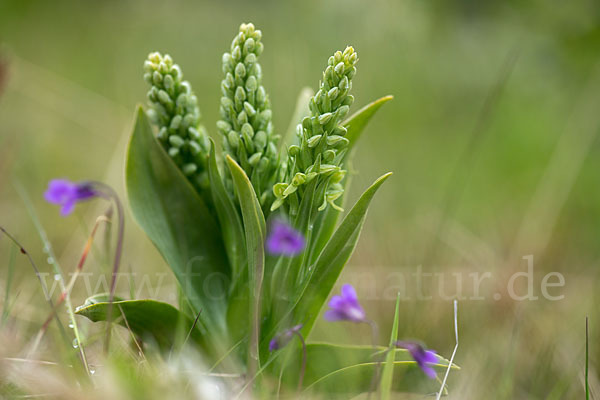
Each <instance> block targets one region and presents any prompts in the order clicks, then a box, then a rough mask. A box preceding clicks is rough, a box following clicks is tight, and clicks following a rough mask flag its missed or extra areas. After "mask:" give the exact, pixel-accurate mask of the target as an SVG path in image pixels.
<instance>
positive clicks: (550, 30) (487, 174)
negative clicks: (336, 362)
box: [0, 0, 600, 399]
mask: <svg viewBox="0 0 600 400" xmlns="http://www.w3.org/2000/svg"><path fill="white" fill-rule="evenodd" d="M244 21H252V22H254V23H255V24H256V25H257V27H259V28H260V29H261V30H262V31H263V34H264V43H265V53H264V55H263V56H262V58H261V63H262V66H263V71H264V85H265V87H266V89H267V90H268V92H269V93H270V96H271V100H272V103H273V111H274V123H275V126H276V128H277V129H280V130H282V131H283V130H284V129H286V127H287V126H288V119H289V118H290V117H291V115H292V112H293V107H294V101H295V99H296V96H297V93H298V92H299V90H300V89H301V88H302V87H303V86H305V85H309V86H312V87H315V86H316V85H317V83H318V79H319V78H320V71H321V70H322V68H323V66H324V65H325V62H326V59H327V57H328V55H329V54H330V53H332V52H333V51H334V50H336V49H338V48H343V46H345V45H346V44H352V45H353V46H354V47H355V48H356V49H357V51H358V53H359V56H360V62H359V72H358V74H357V77H356V79H355V86H354V95H355V97H356V99H357V101H356V106H360V105H362V104H365V103H367V102H368V101H371V100H373V99H374V98H377V97H379V96H382V95H386V94H392V95H394V97H395V99H394V101H393V102H391V103H390V104H389V105H386V106H385V107H384V108H383V109H382V111H381V112H380V113H379V115H378V116H377V118H375V120H374V122H372V124H371V125H370V126H369V128H368V131H367V132H366V134H365V138H364V139H363V140H362V142H361V144H360V149H359V151H358V152H357V157H356V159H355V163H354V168H355V169H356V170H357V171H359V174H358V175H357V176H356V177H355V178H354V181H353V187H352V193H353V195H354V198H356V195H357V193H358V191H359V190H362V189H364V188H365V187H366V186H367V185H368V184H369V183H370V182H371V181H372V180H373V179H374V178H375V177H377V176H379V175H380V174H381V173H383V172H386V171H393V172H394V176H393V178H392V179H391V180H390V182H389V183H388V184H387V185H388V187H386V188H385V189H384V190H382V191H381V194H380V196H379V198H378V199H376V200H375V203H374V207H373V208H372V210H371V212H370V215H369V218H368V220H367V224H366V227H365V231H364V233H363V236H362V238H361V242H360V244H359V249H358V251H357V253H356V254H355V256H354V257H353V259H352V261H351V265H349V267H348V268H347V271H346V273H345V275H344V277H343V279H346V280H356V281H360V277H361V276H365V275H364V274H367V275H368V276H369V277H370V278H369V279H372V280H373V281H374V282H377V283H376V286H375V287H374V288H373V289H371V288H370V287H368V286H365V285H362V287H361V285H359V292H362V294H363V295H367V294H370V293H371V292H374V293H375V294H381V293H382V291H383V290H384V289H386V288H388V286H386V285H387V284H388V279H387V277H388V274H389V272H390V271H393V272H400V273H405V274H410V273H412V272H413V271H414V269H415V266H417V265H423V270H424V271H427V272H433V273H436V272H438V273H439V272H447V273H449V272H464V273H465V274H466V273H469V272H474V271H482V272H483V271H491V272H493V273H494V276H498V277H500V278H498V279H497V281H498V282H501V283H502V282H506V280H507V279H508V276H510V274H512V273H513V272H515V271H522V270H525V262H524V261H523V260H521V257H522V256H524V255H527V254H534V256H535V267H536V284H537V285H539V282H540V280H541V277H542V276H543V274H545V273H546V272H549V271H559V272H561V273H563V274H564V275H565V277H566V286H565V288H564V291H563V292H562V293H563V294H565V299H564V300H561V301H557V302H549V301H544V300H540V301H536V302H520V303H517V302H512V301H509V300H501V301H494V300H492V299H491V298H488V299H487V300H485V301H465V302H463V303H461V305H460V308H461V316H460V332H461V338H460V339H461V347H460V348H459V351H458V354H457V358H456V361H457V363H459V364H460V365H461V366H462V367H463V370H462V371H461V372H460V373H459V374H451V375H450V393H451V398H506V399H514V398H528V399H536V398H581V396H582V394H583V393H584V391H583V389H584V388H583V382H582V376H583V375H582V374H583V371H584V370H583V366H584V364H583V356H584V339H585V337H584V336H583V332H584V321H585V316H586V315H589V316H590V328H591V329H590V344H591V348H590V382H591V386H592V394H593V393H594V390H593V388H594V387H597V386H598V383H597V382H598V378H597V376H598V375H597V368H598V360H599V359H600V350H599V349H598V348H596V347H595V346H594V343H598V342H599V340H598V339H600V334H599V333H598V331H597V330H596V329H594V327H595V326H597V321H598V320H599V319H600V313H598V311H597V307H596V306H595V305H597V304H598V301H599V300H600V297H599V295H598V294H597V285H598V283H599V282H600V281H599V278H600V276H599V274H600V272H599V269H598V261H599V260H600V243H599V241H600V185H598V178H599V177H600V172H599V171H600V157H598V155H599V154H600V144H599V142H598V139H597V134H598V131H599V124H598V122H599V120H598V118H599V115H598V111H597V108H598V107H597V106H598V104H600V90H597V88H598V84H597V80H598V74H599V73H598V66H599V63H600V51H599V50H600V6H599V5H598V3H597V2H595V1H593V0H578V1H574V2H566V3H565V2H560V3H559V2H556V1H551V2H548V1H542V0H536V1H528V2H525V1H518V0H511V1H507V2H500V1H495V2H494V1H492V2H476V1H468V0H454V1H441V0H438V1H432V2H421V1H416V0H409V1H403V2H398V1H392V0H373V1H371V2H364V1H358V0H346V1H341V0H336V1H326V2H320V1H316V0H308V1H302V2H282V1H267V0H262V1H256V2H242V1H231V2H213V3H208V2H185V1H170V2H158V1H153V2H142V1H120V2H117V1H105V2H84V1H75V0H73V1H53V2H44V1H17V0H3V1H2V2H0V43H1V44H2V45H3V48H2V53H3V58H4V59H6V60H7V61H8V62H9V64H8V74H7V81H6V84H5V85H4V93H3V94H2V96H1V97H0V223H1V224H2V225H3V226H5V227H6V228H7V229H9V230H10V231H11V232H12V233H14V234H15V235H17V236H18V237H19V238H20V240H21V241H22V242H23V243H24V245H25V246H27V247H28V250H29V251H30V252H31V253H32V254H35V256H36V259H37V260H38V262H39V263H40V264H42V263H43V262H44V254H43V252H42V251H41V250H42V248H41V244H40V243H39V241H38V240H37V239H36V234H35V231H34V229H33V226H32V224H31V223H30V221H29V219H28V217H27V214H26V211H25V208H24V207H23V204H22V201H21V200H20V199H19V197H18V195H17V194H16V192H15V190H14V188H13V186H12V184H11V180H12V179H17V180H18V181H19V182H21V183H22V184H23V185H24V186H25V188H26V190H27V191H28V192H29V194H30V196H31V197H32V198H34V199H37V200H35V206H36V208H37V209H38V211H39V213H40V216H41V219H42V221H43V223H44V225H45V226H46V229H47V230H48V231H49V233H50V234H51V236H52V237H51V239H52V241H53V243H54V245H55V249H56V251H57V253H58V254H61V256H60V259H61V262H62V264H63V265H64V266H65V269H69V267H73V266H74V263H75V261H74V260H76V259H77V256H78V254H79V251H80V250H81V245H82V243H83V241H84V240H85V237H86V235H87V232H86V228H85V223H84V224H80V223H79V222H78V220H77V218H68V219H62V218H61V217H59V216H58V213H57V212H56V209H54V208H53V207H51V206H48V205H46V204H44V202H43V200H42V192H43V190H44V188H45V185H46V182H47V181H48V180H49V179H51V178H53V177H57V176H65V177H69V178H72V179H85V178H92V179H100V180H105V181H107V183H109V184H111V185H113V186H114V187H116V188H117V189H119V190H120V193H122V194H123V178H122V171H123V161H124V159H123V157H124V150H125V143H126V140H127V135H128V133H129V132H128V130H129V128H130V126H131V118H132V117H131V115H132V114H133V109H134V106H135V104H136V103H138V102H143V101H144V96H145V90H146V88H145V84H144V82H143V80H142V78H141V74H142V63H143V60H144V59H145V57H146V55H147V54H148V53H149V52H150V51H152V50H160V51H163V52H168V53H170V54H171V55H172V56H173V57H174V58H175V60H176V62H177V63H179V64H180V65H181V66H182V68H183V71H184V74H185V75H186V78H187V79H189V80H190V81H191V83H192V85H193V87H194V90H195V91H196V93H197V94H198V98H199V104H200V107H201V110H202V112H203V116H204V120H205V122H206V125H207V127H208V128H209V130H210V131H211V133H215V129H214V121H216V119H217V114H218V104H219V97H220V94H219V93H220V91H219V82H220V79H221V69H220V59H221V54H222V52H223V51H224V50H226V49H227V47H228V46H229V43H230V39H231V38H232V37H233V35H234V34H235V32H236V29H237V26H238V25H239V23H241V22H244ZM515 51H516V52H517V53H518V58H517V59H516V62H515V64H514V69H513V70H512V72H511V74H510V76H509V77H508V79H507V81H506V83H505V84H504V87H503V89H502V92H501V94H500V95H499V96H498V98H497V102H495V103H494V105H493V107H492V108H491V109H490V112H489V115H488V117H487V120H486V123H485V124H483V125H482V126H483V128H482V129H479V130H478V129H476V124H477V121H478V118H479V117H480V115H481V113H482V108H483V106H484V102H485V99H486V97H487V96H488V94H489V92H490V90H492V88H493V87H494V85H496V84H497V83H498V81H499V79H500V76H501V74H502V68H503V67H502V66H503V65H504V64H505V62H506V60H507V58H508V57H509V56H510V54H511V52H515ZM474 137H475V141H473V140H474V139H473V138H474ZM469 143H475V144H474V145H471V146H470V145H469ZM455 191H456V193H457V195H456V196H457V197H456V203H455V205H454V206H452V207H449V208H448V207H447V200H448V198H449V197H450V196H451V193H453V192H455ZM449 193H450V194H449ZM94 207H95V206H92V205H90V206H85V207H83V208H81V209H80V210H79V211H78V213H79V214H80V215H82V216H83V220H84V221H86V222H87V224H89V225H91V223H92V222H91V221H92V217H93V215H94V214H93V213H94V210H96V209H94ZM444 210H448V211H447V212H445V211H444ZM439 227H442V228H441V230H440V229H439ZM87 228H89V226H88V227H87ZM10 246H11V245H10V243H9V242H8V241H6V240H0V260H5V261H2V265H6V266H8V265H9V264H7V261H8V259H9V256H8V255H9V252H10ZM432 248H433V249H435V253H434V254H432V252H431V249H432ZM101 260H102V257H101V255H100V254H97V258H96V260H95V263H90V264H91V267H90V270H91V271H96V272H102V271H105V269H104V267H103V266H102V262H101ZM69 263H70V264H69ZM123 265H125V266H131V268H132V269H133V270H134V271H138V272H140V273H141V272H142V271H161V272H166V271H167V269H166V266H165V265H164V263H163V261H162V260H161V259H160V257H159V255H158V254H157V252H156V251H155V250H154V249H153V248H152V246H151V245H150V244H149V243H148V240H147V239H145V237H144V235H143V234H142V232H141V231H140V229H139V228H138V227H137V226H136V225H135V224H134V223H133V221H132V220H131V219H130V220H129V221H128V225H127V239H126V254H125V256H124V263H123ZM17 267H18V269H17V271H15V275H14V278H13V283H12V288H11V289H12V296H15V295H16V294H17V293H19V299H20V300H19V303H23V304H18V305H15V307H18V308H20V309H19V310H18V311H19V318H20V320H21V322H23V323H25V322H29V323H31V324H32V326H30V327H29V328H28V329H30V330H31V331H33V332H35V329H36V328H35V327H36V323H38V322H39V321H40V318H42V319H43V316H45V315H46V312H47V311H46V310H45V309H44V310H43V311H42V312H40V311H39V310H37V309H36V307H35V306H34V305H35V304H43V298H42V297H41V294H40V293H39V289H38V288H37V286H36V282H35V280H34V278H33V275H32V273H31V271H30V270H29V267H28V265H27V264H26V262H25V260H22V259H21V258H19V259H18V261H17ZM127 269H128V268H127ZM361 274H362V275H361ZM448 276H450V275H448ZM7 278H8V268H0V280H3V281H5V280H6V279H7ZM504 278H506V279H504ZM163 284H164V285H172V284H173V280H172V278H171V276H170V275H168V276H167V277H166V278H165V280H164V282H163ZM0 287H1V288H4V285H0ZM489 289H490V290H491V289H492V288H489ZM538 289H539V286H538ZM123 290H124V291H123V292H124V293H126V290H127V289H126V288H124V289H123ZM449 292H450V293H451V292H452V291H451V290H449ZM493 292H494V290H492V291H491V292H490V293H489V294H491V293H493ZM167 293H168V290H163V291H161V295H163V296H166V294H167ZM538 295H539V291H538ZM74 296H75V299H77V296H76V294H75V295H74ZM1 297H2V298H3V297H4V296H1ZM372 297H376V296H372ZM488 297H489V296H488ZM394 298H395V294H394V295H393V296H391V298H390V299H388V300H386V301H381V300H373V301H369V302H368V308H369V312H370V313H372V314H374V315H375V316H377V317H378V318H377V319H378V320H379V321H381V322H382V323H383V324H384V326H383V328H384V329H382V340H385V338H386V337H387V332H389V323H390V321H391V319H392V315H393V299H394ZM79 300H81V301H83V298H80V299H79ZM166 300H170V301H172V300H173V299H172V298H169V297H168V296H167V298H166ZM75 302H77V301H76V300H75ZM15 313H16V311H15V312H13V317H15ZM385 321H387V324H388V326H385ZM595 321H596V322H595ZM452 327H453V323H452V305H451V301H449V300H444V299H439V298H434V299H433V300H431V301H417V300H414V299H412V300H408V301H405V302H403V303H402V313H401V326H400V329H399V335H400V337H406V336H408V337H419V338H422V339H424V340H425V341H426V342H427V344H428V345H429V347H432V348H435V349H436V350H438V351H439V352H440V353H442V354H445V355H448V354H450V352H451V351H452V348H453V345H454V338H453V328H452ZM347 328H348V327H347V326H344V325H343V324H341V325H334V326H328V327H327V329H326V330H324V329H322V328H321V329H319V327H317V331H316V332H315V335H314V336H315V338H323V339H329V340H341V341H348V342H351V341H363V342H365V343H368V340H369V339H368V332H367V331H363V330H362V329H361V328H356V329H352V331H353V332H354V335H349V334H348V333H347V332H348V331H349V329H347ZM386 329H387V330H386ZM363 336H364V337H363ZM0 347H2V345H0ZM594 385H595V386H594ZM592 398H593V397H592Z"/></svg>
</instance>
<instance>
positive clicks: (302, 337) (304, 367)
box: [294, 331, 306, 392]
mask: <svg viewBox="0 0 600 400" xmlns="http://www.w3.org/2000/svg"><path fill="white" fill-rule="evenodd" d="M294 334H295V335H296V336H298V339H300V343H302V364H301V366H300V375H299V376H298V392H300V391H301V390H302V383H303V382H304V374H305V372H306V342H305V341H304V336H302V334H301V333H300V332H299V331H294Z"/></svg>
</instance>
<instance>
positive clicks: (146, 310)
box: [75, 295, 202, 351]
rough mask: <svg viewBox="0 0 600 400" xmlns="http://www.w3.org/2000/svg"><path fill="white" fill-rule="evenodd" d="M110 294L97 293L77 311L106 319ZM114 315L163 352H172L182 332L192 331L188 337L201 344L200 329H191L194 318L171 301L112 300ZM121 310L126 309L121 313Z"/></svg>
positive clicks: (96, 320) (117, 320)
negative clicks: (174, 305)
mask: <svg viewBox="0 0 600 400" xmlns="http://www.w3.org/2000/svg"><path fill="white" fill-rule="evenodd" d="M107 299H108V295H99V296H94V297H91V298H89V299H87V300H86V302H85V304H84V305H83V306H81V307H78V308H77V310H75V314H78V315H82V316H84V317H87V318H89V319H90V320H92V321H94V322H98V321H106V320H107V318H108V312H109V311H108V310H109V307H110V303H108V302H107V301H106V300H107ZM112 307H113V309H112V313H113V314H112V318H113V320H114V321H116V322H118V323H119V324H120V325H122V326H124V327H126V328H127V326H129V328H130V329H131V331H132V332H133V333H134V334H135V335H137V336H139V337H140V338H142V340H149V341H150V342H155V343H156V344H157V345H158V347H159V348H160V349H161V350H162V351H170V350H171V349H172V348H173V346H174V344H175V342H176V339H177V335H178V334H179V335H181V333H183V334H184V337H185V335H186V334H187V333H188V332H189V333H190V337H189V340H191V341H193V342H195V343H196V344H202V335H201V334H200V332H199V331H198V329H193V330H192V329H191V328H192V326H193V323H194V321H193V320H191V319H190V318H188V317H187V316H186V315H184V314H183V313H181V312H179V311H178V310H177V309H176V308H175V307H173V306H172V305H170V304H167V303H162V302H160V301H155V300H119V301H114V302H113V303H112ZM121 310H122V311H123V312H122V313H121Z"/></svg>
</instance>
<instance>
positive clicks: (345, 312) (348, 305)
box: [325, 284, 366, 322]
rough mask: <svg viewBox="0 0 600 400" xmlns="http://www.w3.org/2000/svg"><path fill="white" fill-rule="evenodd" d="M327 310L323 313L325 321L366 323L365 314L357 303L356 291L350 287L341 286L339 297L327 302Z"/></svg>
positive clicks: (347, 285)
mask: <svg viewBox="0 0 600 400" xmlns="http://www.w3.org/2000/svg"><path fill="white" fill-rule="evenodd" d="M329 308H330V309H329V310H327V311H326V312H325V319H326V320H327V321H352V322H366V314H365V311H364V310H363V308H362V307H361V305H360V304H359V303H358V297H357V296H356V290H354V288H353V287H352V285H349V284H345V285H343V286H342V292H341V295H340V296H337V295H336V296H333V297H332V298H331V300H330V301H329Z"/></svg>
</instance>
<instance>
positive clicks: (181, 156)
mask: <svg viewBox="0 0 600 400" xmlns="http://www.w3.org/2000/svg"><path fill="white" fill-rule="evenodd" d="M144 71H145V73H144V79H145V80H146V82H147V83H148V84H150V90H149V91H148V100H149V103H150V108H149V109H148V112H147V113H148V116H149V118H150V120H151V121H152V122H153V123H154V124H155V125H156V127H157V128H158V136H157V137H158V140H159V142H160V143H161V144H162V146H163V148H164V149H165V150H166V152H167V153H168V154H169V156H170V157H171V158H172V159H173V161H174V162H175V164H176V165H177V166H178V167H179V169H180V170H181V171H182V172H183V174H184V175H185V176H186V177H187V179H188V180H189V181H190V182H191V183H192V185H194V187H195V188H196V189H197V190H199V191H200V192H202V191H204V190H206V189H207V188H208V173H207V157H208V154H209V151H210V142H209V140H208V134H207V133H206V129H205V128H204V126H203V125H202V124H201V123H200V121H201V115H200V109H199V108H198V100H197V98H196V95H195V94H194V92H193V91H192V86H191V85H190V83H189V82H188V81H185V80H183V73H182V72H181V68H180V67H179V65H177V64H175V63H174V62H173V59H172V58H171V57H170V56H169V55H168V54H165V55H164V56H163V55H161V54H160V53H158V52H155V53H151V54H150V55H149V56H148V59H147V60H146V62H145V63H144ZM206 197H210V196H206Z"/></svg>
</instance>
